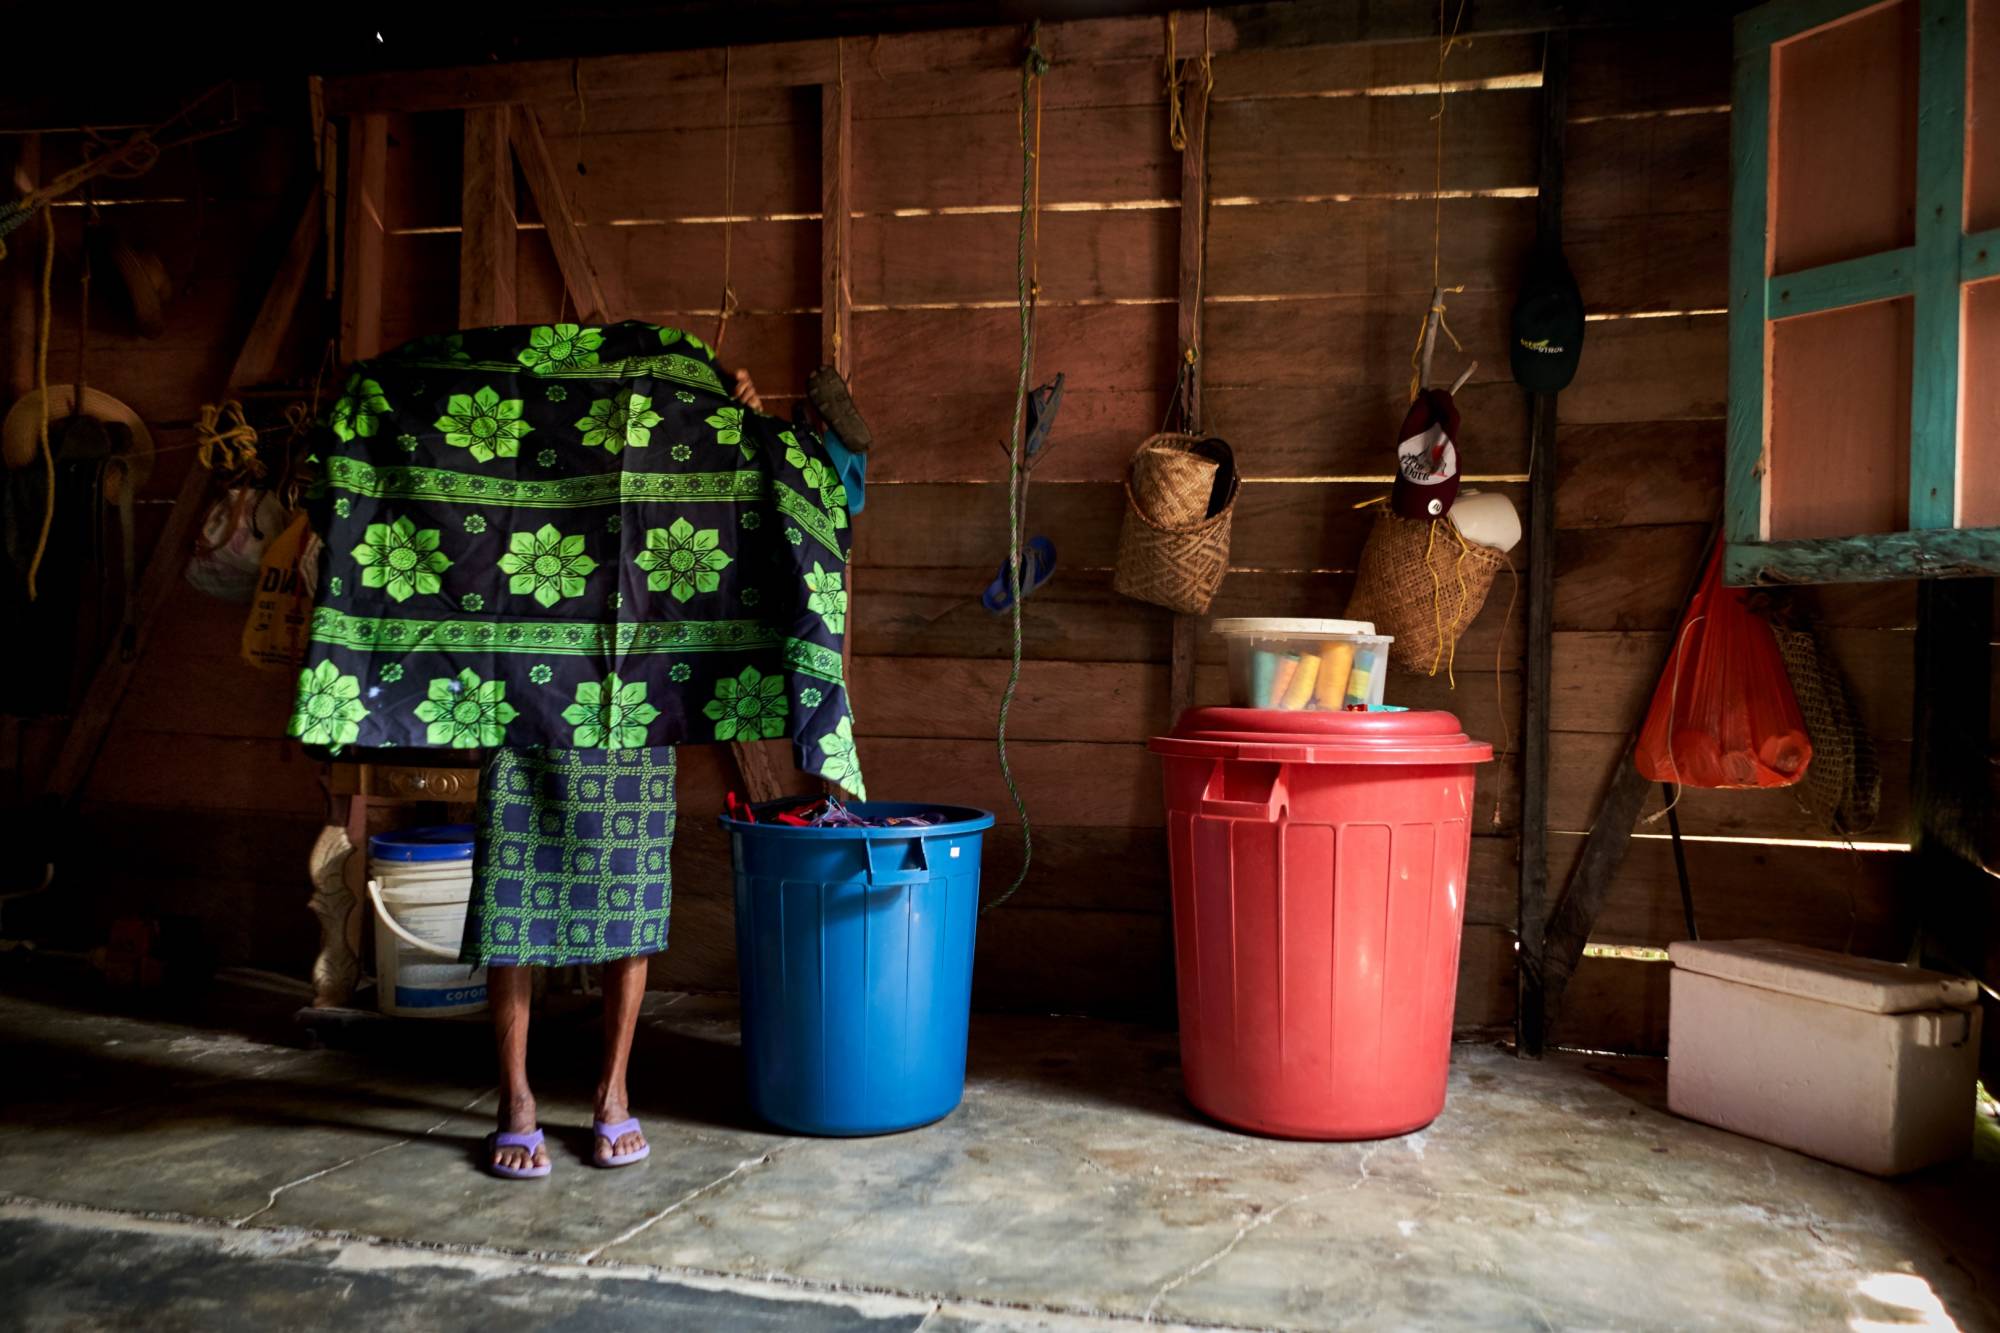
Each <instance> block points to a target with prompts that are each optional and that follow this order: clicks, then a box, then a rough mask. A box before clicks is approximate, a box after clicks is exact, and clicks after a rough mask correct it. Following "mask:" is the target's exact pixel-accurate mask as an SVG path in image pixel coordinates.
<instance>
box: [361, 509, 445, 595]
mask: <svg viewBox="0 0 2000 1333" xmlns="http://www.w3.org/2000/svg"><path fill="white" fill-rule="evenodd" d="M354 563H355V564H357V565H360V566H361V586H362V587H364V588H381V589H383V590H384V591H386V592H387V593H388V594H389V600H391V601H395V602H406V601H408V600H409V599H410V594H411V593H413V592H421V593H434V592H436V591H437V590H438V588H439V587H441V586H442V585H441V584H440V582H439V580H438V575H440V574H442V573H444V572H445V570H447V569H449V568H451V559H450V557H448V556H447V555H445V553H444V552H443V551H440V550H438V530H437V529H436V528H425V529H423V530H422V531H418V529H417V525H416V524H415V523H414V522H412V521H411V520H410V516H409V515H408V514H405V515H404V516H403V517H401V518H399V519H397V520H396V521H395V522H394V523H370V524H369V525H368V527H367V528H366V529H365V530H364V531H363V533H362V542H361V545H359V546H357V547H355V548H354Z"/></svg>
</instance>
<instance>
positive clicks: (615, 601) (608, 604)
mask: <svg viewBox="0 0 2000 1333" xmlns="http://www.w3.org/2000/svg"><path fill="white" fill-rule="evenodd" d="M623 605H625V594H624V593H622V592H614V593H611V594H610V595H609V596H607V597H605V599H604V609H605V610H607V611H616V610H617V609H618V608H619V607H621V606H623Z"/></svg>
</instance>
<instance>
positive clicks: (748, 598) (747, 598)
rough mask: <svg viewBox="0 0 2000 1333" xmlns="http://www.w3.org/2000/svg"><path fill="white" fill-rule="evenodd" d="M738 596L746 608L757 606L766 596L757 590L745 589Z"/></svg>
mask: <svg viewBox="0 0 2000 1333" xmlns="http://www.w3.org/2000/svg"><path fill="white" fill-rule="evenodd" d="M736 595H737V596H738V597H739V598H741V599H742V601H743V605H745V606H755V605H757V603H759V602H761V601H763V600H764V594H763V593H761V592H759V591H757V589H755V588H744V589H743V590H741V591H740V592H738V593H737V594H736Z"/></svg>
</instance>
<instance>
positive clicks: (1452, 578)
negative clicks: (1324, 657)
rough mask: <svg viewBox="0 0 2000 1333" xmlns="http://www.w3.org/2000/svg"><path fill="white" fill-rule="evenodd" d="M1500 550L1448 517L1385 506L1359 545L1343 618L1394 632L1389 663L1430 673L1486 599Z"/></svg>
mask: <svg viewBox="0 0 2000 1333" xmlns="http://www.w3.org/2000/svg"><path fill="white" fill-rule="evenodd" d="M1506 567H1507V555H1506V552H1504V551H1498V550H1495V549H1494V548H1493V547H1491V546H1481V545H1480V544H1479V543H1477V542H1470V541H1467V540H1465V538H1464V537H1462V536H1461V535H1460V534H1459V532H1458V529H1457V528H1455V527H1453V526H1452V523H1451V520H1450V519H1448V518H1444V519H1438V520H1436V521H1431V520H1427V519H1413V518H1403V517H1402V516H1400V515H1398V514H1394V513H1391V512H1390V511H1389V508H1388V506H1387V505H1384V506H1383V507H1382V510H1381V512H1380V513H1378V514H1377V515H1376V516H1375V527H1374V529H1373V530H1372V531H1370V532H1369V534H1368V542H1367V544H1366V545H1365V546H1363V547H1362V548H1361V568H1360V570H1359V571H1358V572H1357V573H1356V575H1355V578H1354V594H1353V596H1352V597H1350V598H1349V599H1348V603H1347V613H1346V614H1347V619H1349V620H1372V621H1374V622H1375V631H1376V633H1378V634H1392V635H1394V636H1395V639H1396V641H1395V643H1393V644H1392V645H1390V648H1389V665H1391V666H1393V667H1395V668H1397V669H1398V670H1401V671H1412V672H1415V673H1417V674H1418V675H1424V676H1434V675H1436V674H1437V673H1438V672H1440V671H1444V670H1448V669H1449V667H1450V665H1451V661H1452V657H1453V654H1454V652H1455V651H1456V649H1457V646H1458V640H1459V637H1460V636H1461V635H1463V634H1464V633H1465V631H1466V628H1467V627H1468V626H1469V625H1471V624H1472V622H1473V620H1474V619H1476V618H1477V617H1478V615H1479V610H1480V608H1481V607H1483V606H1485V605H1486V594H1487V592H1488V590H1489V589H1491V588H1492V586H1493V578H1494V576H1495V575H1496V574H1498V573H1499V572H1500V571H1501V570H1502V569H1505V568H1506Z"/></svg>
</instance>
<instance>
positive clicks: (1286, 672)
mask: <svg viewBox="0 0 2000 1333" xmlns="http://www.w3.org/2000/svg"><path fill="white" fill-rule="evenodd" d="M1298 671H1299V659H1298V658H1296V657H1294V656H1292V655H1291V654H1290V653H1281V654H1280V655H1279V657H1278V669H1277V671H1276V672H1274V673H1273V674H1272V676H1271V693H1270V694H1269V695H1268V696H1266V698H1265V699H1264V707H1266V708H1276V707H1278V706H1279V705H1280V704H1282V703H1283V702H1284V698H1285V691H1286V690H1288V689H1290V688H1291V687H1292V677H1293V676H1295V675H1297V674H1298Z"/></svg>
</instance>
